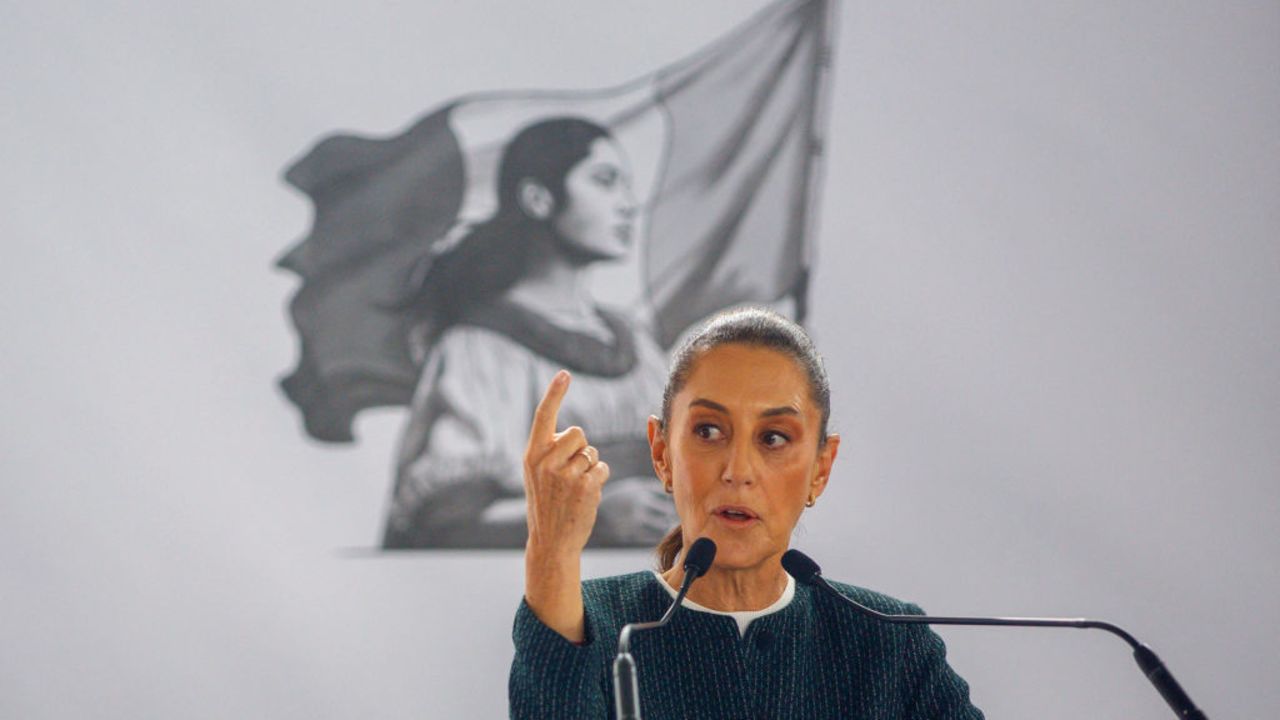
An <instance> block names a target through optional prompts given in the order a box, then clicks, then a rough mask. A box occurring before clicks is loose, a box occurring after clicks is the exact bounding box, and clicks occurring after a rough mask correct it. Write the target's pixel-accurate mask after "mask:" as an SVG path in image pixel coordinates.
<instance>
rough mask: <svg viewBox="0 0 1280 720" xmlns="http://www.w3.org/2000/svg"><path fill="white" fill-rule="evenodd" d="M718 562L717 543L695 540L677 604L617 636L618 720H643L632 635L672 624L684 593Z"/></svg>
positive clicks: (615, 692)
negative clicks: (632, 653)
mask: <svg viewBox="0 0 1280 720" xmlns="http://www.w3.org/2000/svg"><path fill="white" fill-rule="evenodd" d="M715 559H716V544H715V543H714V542H712V541H711V540H710V539H709V538H704V537H702V538H698V539H697V540H694V541H693V544H692V545H690V546H689V550H688V552H686V553H685V554H684V582H682V583H680V592H678V593H676V599H675V602H673V603H671V607H669V608H667V612H666V613H665V614H664V615H663V616H662V618H661V619H659V620H657V621H655V622H642V623H630V624H627V625H623V626H622V632H620V633H618V656H617V657H615V658H614V659H613V703H614V709H615V710H617V716H618V720H640V684H639V680H637V678H636V661H635V658H633V657H631V633H633V632H635V631H636V630H652V629H653V628H659V627H662V626H663V625H666V624H667V623H668V622H671V617H672V616H673V615H675V614H676V609H677V608H679V607H680V603H681V601H683V600H684V596H685V593H687V592H689V586H690V585H693V581H694V580H697V579H698V578H700V577H702V576H703V575H705V574H706V573H707V571H708V570H710V569H711V562H712V561H713V560H715Z"/></svg>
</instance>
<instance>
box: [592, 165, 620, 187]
mask: <svg viewBox="0 0 1280 720" xmlns="http://www.w3.org/2000/svg"><path fill="white" fill-rule="evenodd" d="M595 180H596V184H597V185H599V186H600V187H603V188H611V187H613V186H614V184H615V183H617V182H618V171H617V170H613V169H605V170H601V171H599V172H597V173H596V174H595Z"/></svg>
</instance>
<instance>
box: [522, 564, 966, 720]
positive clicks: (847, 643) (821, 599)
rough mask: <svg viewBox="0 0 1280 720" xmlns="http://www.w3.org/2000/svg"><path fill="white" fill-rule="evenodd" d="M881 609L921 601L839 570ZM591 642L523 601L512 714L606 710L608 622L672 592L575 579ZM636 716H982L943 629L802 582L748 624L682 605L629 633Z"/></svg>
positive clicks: (650, 607) (625, 578)
mask: <svg viewBox="0 0 1280 720" xmlns="http://www.w3.org/2000/svg"><path fill="white" fill-rule="evenodd" d="M832 584H833V585H835V587H836V588H837V589H838V590H840V591H841V592H843V593H845V594H846V595H848V596H849V597H852V598H854V599H855V600H857V601H859V602H861V603H862V604H864V605H867V606H869V607H873V608H875V609H877V610H880V611H882V612H889V613H920V612H921V611H920V608H918V607H916V606H914V605H911V604H908V603H904V602H901V601H899V600H894V599H893V598H890V597H887V596H885V595H881V594H879V593H874V592H871V591H870V590H864V589H862V588H858V587H854V586H851V585H844V584H841V583H832ZM582 590H583V601H584V604H585V605H586V613H587V618H586V628H587V641H586V643H585V644H584V645H581V646H579V645H574V644H573V643H570V642H569V641H567V640H565V639H564V638H563V637H561V636H560V635H559V634H558V633H556V632H555V631H554V630H551V629H550V628H548V627H547V626H546V625H543V624H542V622H541V621H540V620H538V618H537V616H535V615H534V614H533V612H532V611H530V610H529V607H528V605H526V604H525V603H524V602H521V603H520V609H519V610H518V611H517V612H516V622H515V631H514V637H515V646H516V652H515V659H514V660H513V661H512V663H511V678H510V685H509V694H510V701H511V717H512V718H520V719H522V720H524V719H532V718H538V719H542V718H557V719H560V718H606V717H607V718H613V717H614V707H613V681H612V667H613V658H614V654H615V653H616V652H617V645H618V632H619V631H620V630H621V629H622V626H623V625H624V624H626V623H628V622H640V621H645V620H656V619H657V618H659V617H660V616H661V615H662V613H663V612H664V611H665V610H666V609H667V606H669V605H670V604H671V596H670V595H669V594H668V593H667V591H666V590H665V589H664V588H663V587H662V586H661V585H660V584H659V582H658V580H657V578H655V577H654V576H653V574H652V573H650V572H640V573H633V574H631V575H619V576H616V577H609V578H600V579H596V580H588V581H586V582H584V583H583V584H582ZM631 654H632V656H633V657H634V658H635V661H636V665H637V666H638V668H639V675H640V703H641V704H640V710H641V714H642V717H643V718H644V719H645V720H666V719H668V718H697V719H698V720H718V719H720V718H725V719H726V720H728V719H729V718H734V719H737V718H779V719H784V718H797V719H800V718H803V719H804V720H815V719H819V718H856V719H859V720H890V719H893V720H959V719H961V718H963V719H964V720H981V719H982V713H981V712H980V711H978V709H977V708H975V707H973V705H971V704H970V703H969V686H968V685H967V684H966V683H965V681H964V680H962V679H961V678H960V677H959V676H958V675H956V674H955V673H954V672H953V671H952V670H951V667H950V666H949V665H947V661H946V649H945V648H944V647H943V644H942V639H941V638H939V637H938V636H937V635H936V634H934V633H933V631H931V630H929V629H928V628H927V627H925V626H922V625H893V624H889V623H883V622H880V621H877V620H874V619H872V618H867V617H864V616H862V615H860V614H858V613H857V612H855V611H853V610H850V609H849V608H847V607H845V606H843V605H840V604H839V603H838V601H836V600H835V599H833V598H828V597H827V596H825V595H823V594H821V593H818V592H817V591H815V590H814V589H813V588H810V587H808V586H805V585H797V586H796V594H795V598H794V599H793V600H792V601H791V603H790V604H789V605H788V606H787V607H785V608H783V609H782V610H779V611H778V612H775V613H772V614H769V615H765V616H764V617H761V618H758V619H756V620H754V621H752V623H751V624H750V625H749V626H748V627H747V634H746V636H745V637H740V636H739V634H738V626H737V624H736V623H735V622H734V620H733V619H732V618H730V617H727V616H723V615H713V614H711V613H704V612H696V611H692V610H689V609H688V608H683V609H681V610H680V612H678V613H676V616H675V617H674V618H673V619H672V621H671V624H669V625H667V626H666V627H664V628H659V629H657V630H648V631H645V632H640V633H636V634H635V635H633V636H632V641H631Z"/></svg>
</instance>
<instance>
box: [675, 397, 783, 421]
mask: <svg viewBox="0 0 1280 720" xmlns="http://www.w3.org/2000/svg"><path fill="white" fill-rule="evenodd" d="M689 407H704V408H709V409H711V410H715V411H716V412H720V413H724V414H726V415H728V414H729V408H727V407H725V406H723V405H721V404H720V403H718V402H716V401H715V400H707V399H706V398H697V399H695V400H692V401H690V402H689ZM799 414H800V411H799V410H797V409H796V408H794V407H792V406H790V405H783V406H781V407H774V408H769V409H768V410H765V411H763V412H761V413H760V417H776V416H778V415H799Z"/></svg>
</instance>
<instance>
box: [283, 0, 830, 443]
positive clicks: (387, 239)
mask: <svg viewBox="0 0 1280 720" xmlns="http://www.w3.org/2000/svg"><path fill="white" fill-rule="evenodd" d="M830 11H831V0H782V1H781V2H778V3H775V4H773V5H770V6H768V7H767V8H765V9H764V10H762V11H761V12H760V13H758V14H757V15H756V16H755V17H753V18H751V19H750V20H748V21H747V22H745V23H744V24H742V25H741V26H739V27H738V28H736V29H734V30H733V31H731V32H730V33H728V34H727V35H725V36H723V37H721V38H720V39H719V40H717V41H715V42H713V43H711V44H710V45H708V46H706V47H704V48H702V49H701V50H700V51H698V52H696V53H695V54H694V55H692V56H691V57H688V58H685V59H684V60H682V61H679V62H676V63H674V64H672V65H670V66H668V67H665V68H662V69H660V70H657V71H656V72H652V73H649V74H647V75H645V76H643V77H641V78H639V79H637V80H635V81H633V82H629V83H627V84H625V85H621V86H618V87H616V88H612V89H605V90H595V91H551V92H497V93H487V94H478V95H471V96H465V97H462V98H458V99H455V100H453V101H452V102H449V103H446V104H444V105H443V106H441V107H439V108H438V109H436V110H434V111H432V112H430V113H428V114H427V115H425V116H424V117H423V118H421V119H420V120H418V121H417V122H415V123H414V124H413V125H412V126H410V127H409V128H408V129H407V130H405V131H403V132H401V133H399V134H397V135H395V136H392V137H386V138H362V137H355V136H351V135H338V136H332V137H329V138H326V139H323V140H322V141H320V142H319V143H318V144H317V145H316V146H315V147H314V148H312V149H311V150H310V151H309V152H307V153H306V154H305V155H304V156H303V157H302V158H301V159H300V160H298V161H297V162H296V163H294V164H293V165H292V166H291V167H289V168H288V170H287V171H286V174H285V178H286V180H287V181H288V182H289V183H290V184H291V185H293V186H295V187H297V188H298V189H300V190H301V191H303V192H304V193H306V194H307V195H308V196H309V197H310V199H311V201H312V202H313V203H314V206H315V215H314V221H313V226H312V228H311V231H310V233H309V234H308V235H307V236H306V237H305V238H304V239H302V240H301V241H300V242H299V243H297V244H296V245H295V246H294V247H292V248H291V249H290V250H289V251H288V252H287V253H286V254H285V255H284V257H283V258H282V259H281V260H280V263H279V264H280V266H281V267H284V268H286V269H288V270H291V271H293V272H295V273H297V274H298V275H299V276H300V277H301V279H302V284H301V287H300V289H299V290H298V291H297V293H296V295H295V296H294V298H293V300H292V303H291V312H292V317H293V320H294V323H295V325H296V327H297V331H298V334H299V336H300V338H301V354H300V358H299V361H298V365H297V367H296V368H295V369H294V370H293V372H292V373H291V374H290V375H289V376H288V377H287V378H285V379H284V380H283V382H282V386H283V388H284V390H285V392H286V394H287V396H288V397H289V399H290V400H291V401H292V402H294V403H295V404H296V405H297V407H298V408H299V409H300V410H301V412H302V415H303V419H304V423H305V427H306V430H307V433H308V434H309V435H311V436H312V437H314V438H316V439H319V440H323V441H328V442H350V441H351V440H353V437H354V436H353V433H352V422H353V419H354V417H355V415H356V414H357V413H358V412H359V411H361V410H362V409H365V408H369V407H374V406H384V405H401V404H407V403H408V402H409V400H410V398H411V396H412V393H413V392H414V388H415V384H416V383H417V382H418V379H419V376H420V373H421V363H422V357H421V353H420V352H417V351H415V346H414V323H415V319H414V317H415V316H414V315H413V313H411V312H408V311H407V310H406V309H405V308H404V304H403V299H404V296H405V292H406V288H408V287H411V286H412V285H413V283H414V280H415V277H418V276H420V274H421V273H422V272H423V270H424V268H425V267H428V266H429V265H430V263H431V259H432V258H433V257H436V256H439V255H440V254H441V253H443V252H447V251H448V250H449V249H450V247H451V246H452V245H453V244H454V243H457V242H458V241H459V240H460V239H461V238H464V237H466V235H467V232H468V230H469V229H470V228H472V227H474V226H475V225H477V224H479V223H482V222H484V221H485V220H486V219H488V218H490V217H491V216H492V215H493V214H494V212H495V210H496V207H497V191H496V187H495V185H496V182H495V180H496V176H497V172H498V165H499V161H500V157H501V153H502V150H503V148H504V147H505V146H506V144H507V142H508V141H509V140H510V139H511V138H512V137H513V136H514V135H515V134H516V133H517V132H519V131H520V130H521V129H522V128H524V127H527V126H529V125H531V124H532V123H535V122H538V121H539V120H542V119H546V118H552V117H581V118H585V119H589V120H591V121H592V122H595V123H598V124H599V125H601V126H603V127H605V128H607V129H608V130H609V131H610V132H611V133H612V135H613V136H614V138H615V139H616V140H617V141H618V143H619V144H620V145H621V147H622V148H623V149H624V150H625V152H626V155H627V156H628V158H629V160H630V163H631V166H632V169H633V175H634V187H635V191H636V194H637V196H638V199H639V207H640V208H641V211H640V217H639V218H637V229H638V231H639V232H638V233H637V237H638V242H637V245H638V247H639V250H638V252H636V253H634V256H635V257H634V258H632V260H631V262H630V264H629V265H625V267H623V268H621V269H619V268H614V269H612V270H609V271H607V272H608V273H612V274H610V275H608V277H606V278H604V279H603V280H601V282H600V288H601V291H600V292H599V293H598V294H599V295H601V296H602V297H606V298H607V299H609V300H612V301H615V302H620V303H627V304H629V306H630V307H632V308H643V309H644V314H645V315H646V316H647V317H648V319H649V324H650V327H652V330H653V334H654V336H655V338H656V339H657V341H658V342H659V344H660V345H661V346H663V347H669V346H670V345H671V344H672V343H674V342H675V340H676V339H677V338H678V336H679V335H680V333H681V332H682V331H684V330H685V329H687V328H688V327H689V326H690V325H691V324H693V323H695V322H697V321H698V320H699V319H701V318H703V317H705V316H706V315H708V314H710V313H712V312H715V311H716V310H719V309H722V308H725V307H729V306H733V305H738V304H743V303H780V304H784V305H788V306H789V307H792V308H794V312H795V314H796V315H797V319H799V320H803V314H804V308H805V303H806V300H807V297H806V293H807V280H808V276H809V268H810V262H811V253H810V251H809V246H810V235H811V233H812V229H813V218H812V215H813V207H814V198H815V195H816V193H817V191H818V188H817V187H815V178H817V177H818V173H817V172H816V168H817V163H818V155H819V148H820V147H821V137H820V134H821V133H820V131H821V128H820V125H821V122H822V115H823V111H822V104H823V99H822V96H823V92H822V90H823V87H824V85H825V77H824V75H825V73H826V72H827V67H828V65H829V58H830V39H829V37H828V33H829V29H830V28H829V26H830V20H829V13H830ZM602 272H605V271H602Z"/></svg>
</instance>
